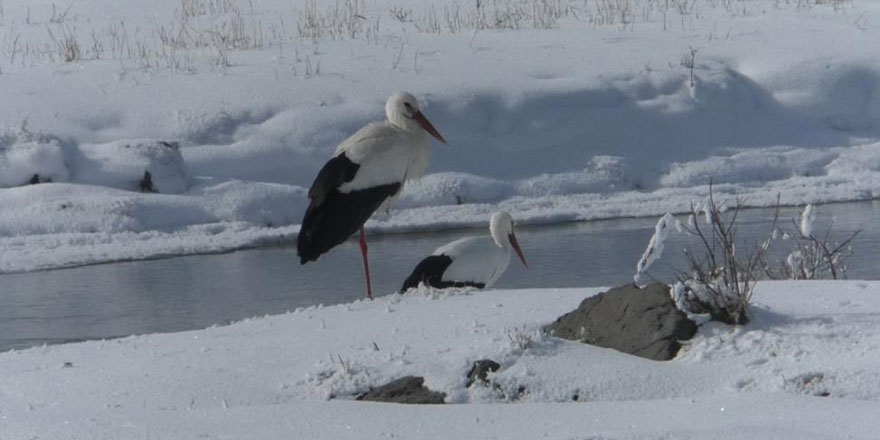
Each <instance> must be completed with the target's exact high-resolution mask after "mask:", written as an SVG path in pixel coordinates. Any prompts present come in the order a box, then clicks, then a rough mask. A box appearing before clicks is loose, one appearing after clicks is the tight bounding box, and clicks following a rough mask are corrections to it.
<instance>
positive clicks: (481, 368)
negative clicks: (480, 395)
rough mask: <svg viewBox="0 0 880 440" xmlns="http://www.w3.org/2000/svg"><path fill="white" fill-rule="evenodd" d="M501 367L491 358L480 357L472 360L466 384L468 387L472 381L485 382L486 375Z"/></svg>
mask: <svg viewBox="0 0 880 440" xmlns="http://www.w3.org/2000/svg"><path fill="white" fill-rule="evenodd" d="M499 368H501V365H500V364H499V363H498V362H495V361H493V360H491V359H480V360H478V361H476V362H474V365H473V366H472V367H471V371H469V372H468V374H467V386H468V387H470V386H471V385H473V384H474V382H478V383H483V384H487V383H489V381H488V379H487V376H488V375H489V373H494V372H496V371H498V369H499Z"/></svg>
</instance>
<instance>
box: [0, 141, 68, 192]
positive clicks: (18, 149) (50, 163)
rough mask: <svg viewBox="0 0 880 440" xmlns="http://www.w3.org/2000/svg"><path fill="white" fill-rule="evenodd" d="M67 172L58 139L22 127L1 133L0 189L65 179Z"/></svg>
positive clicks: (65, 161)
mask: <svg viewBox="0 0 880 440" xmlns="http://www.w3.org/2000/svg"><path fill="white" fill-rule="evenodd" d="M69 178H70V171H69V168H68V165H67V160H66V158H65V155H64V150H63V149H62V147H61V144H60V143H59V142H58V139H55V138H52V137H49V136H40V135H37V134H33V133H30V132H28V131H27V130H25V129H22V130H20V131H18V133H15V134H12V133H7V134H4V135H2V136H0V188H10V187H14V186H21V185H27V184H29V183H40V182H66V181H67V180H68V179H69Z"/></svg>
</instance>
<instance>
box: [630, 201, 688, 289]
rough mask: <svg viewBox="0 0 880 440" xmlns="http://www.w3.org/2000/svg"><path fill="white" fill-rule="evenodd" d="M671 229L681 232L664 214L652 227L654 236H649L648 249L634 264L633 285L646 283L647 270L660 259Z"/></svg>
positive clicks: (670, 215) (667, 214)
mask: <svg viewBox="0 0 880 440" xmlns="http://www.w3.org/2000/svg"><path fill="white" fill-rule="evenodd" d="M672 227H675V228H676V229H677V230H678V231H679V232H680V231H681V225H679V224H678V221H677V220H676V219H675V217H673V216H672V214H669V213H666V215H664V216H663V217H660V220H658V221H657V226H655V227H654V235H652V236H651V240H650V241H649V242H648V247H647V248H645V253H644V254H642V258H640V259H639V262H638V263H636V274H635V275H634V276H633V283H635V284H636V285H642V284H644V283H645V282H646V280H645V278H647V277H648V275H647V272H648V269H649V268H650V267H651V265H652V264H654V262H655V261H657V260H658V259H660V255H661V254H662V253H663V245H664V243H665V242H666V237H668V236H669V229H670V228H672Z"/></svg>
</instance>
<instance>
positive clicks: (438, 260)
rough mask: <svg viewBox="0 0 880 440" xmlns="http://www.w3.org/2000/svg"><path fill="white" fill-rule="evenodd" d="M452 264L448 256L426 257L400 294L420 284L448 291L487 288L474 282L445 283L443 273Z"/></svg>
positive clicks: (407, 280) (405, 282) (404, 283)
mask: <svg viewBox="0 0 880 440" xmlns="http://www.w3.org/2000/svg"><path fill="white" fill-rule="evenodd" d="M450 264H452V258H450V257H449V256H447V255H431V256H429V257H425V259H423V260H422V261H420V262H419V264H417V265H416V268H415V269H413V271H412V273H411V274H410V275H409V277H407V279H406V281H404V282H403V287H401V288H400V292H401V293H403V292H406V291H407V290H409V289H412V288H413V287H418V286H419V284H420V283H425V285H427V286H431V287H436V288H438V289H446V288H448V287H476V288H478V289H482V288H483V287H486V285H485V284H483V283H475V282H473V281H443V273H444V272H446V269H447V268H449V265H450Z"/></svg>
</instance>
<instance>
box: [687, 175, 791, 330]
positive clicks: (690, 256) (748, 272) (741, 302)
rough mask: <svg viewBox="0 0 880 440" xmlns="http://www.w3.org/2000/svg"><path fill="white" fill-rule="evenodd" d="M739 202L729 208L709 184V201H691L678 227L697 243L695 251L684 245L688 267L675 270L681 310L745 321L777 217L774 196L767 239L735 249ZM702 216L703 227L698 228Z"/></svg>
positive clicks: (731, 320)
mask: <svg viewBox="0 0 880 440" xmlns="http://www.w3.org/2000/svg"><path fill="white" fill-rule="evenodd" d="M741 206H742V201H741V200H736V204H735V205H734V207H733V208H731V209H728V208H727V206H726V205H725V204H724V203H718V201H717V200H716V199H715V195H714V193H713V191H712V185H711V183H710V185H709V197H708V200H707V201H706V202H705V203H704V204H702V205H699V206H694V205H691V209H690V216H689V220H688V225H682V229H683V230H684V231H685V232H687V233H689V234H691V235H693V236H696V237H697V238H698V239H699V241H700V247H699V249H698V250H696V251H695V250H692V249H690V248H685V249H684V255H685V258H686V259H687V262H688V270H687V271H686V272H681V273H679V275H678V278H679V281H678V282H677V283H676V284H675V285H674V286H673V298H674V299H675V301H676V303H677V304H678V305H679V308H681V309H682V310H687V311H690V312H694V313H709V315H710V316H711V317H712V319H713V320H716V321H722V322H725V323H728V324H746V323H748V321H749V317H748V305H749V302H750V301H751V297H752V293H753V292H754V286H755V282H756V281H757V278H758V276H760V274H761V271H760V269H761V268H762V267H764V261H765V255H766V253H767V250H768V248H769V247H770V242H771V241H772V239H773V234H772V231H773V230H775V229H776V222H777V220H778V217H779V198H778V197H777V203H776V214H775V216H774V219H773V226H772V228H771V233H770V234H769V235H768V237H767V238H766V239H765V240H764V241H762V242H760V243H757V244H755V245H754V246H750V247H747V248H746V249H745V250H744V251H739V252H738V250H737V239H736V233H737V225H736V221H737V217H738V215H739V210H740V209H741ZM728 211H730V212H728ZM701 216H702V217H703V219H704V222H705V225H704V226H700V220H699V218H700V217H701Z"/></svg>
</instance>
